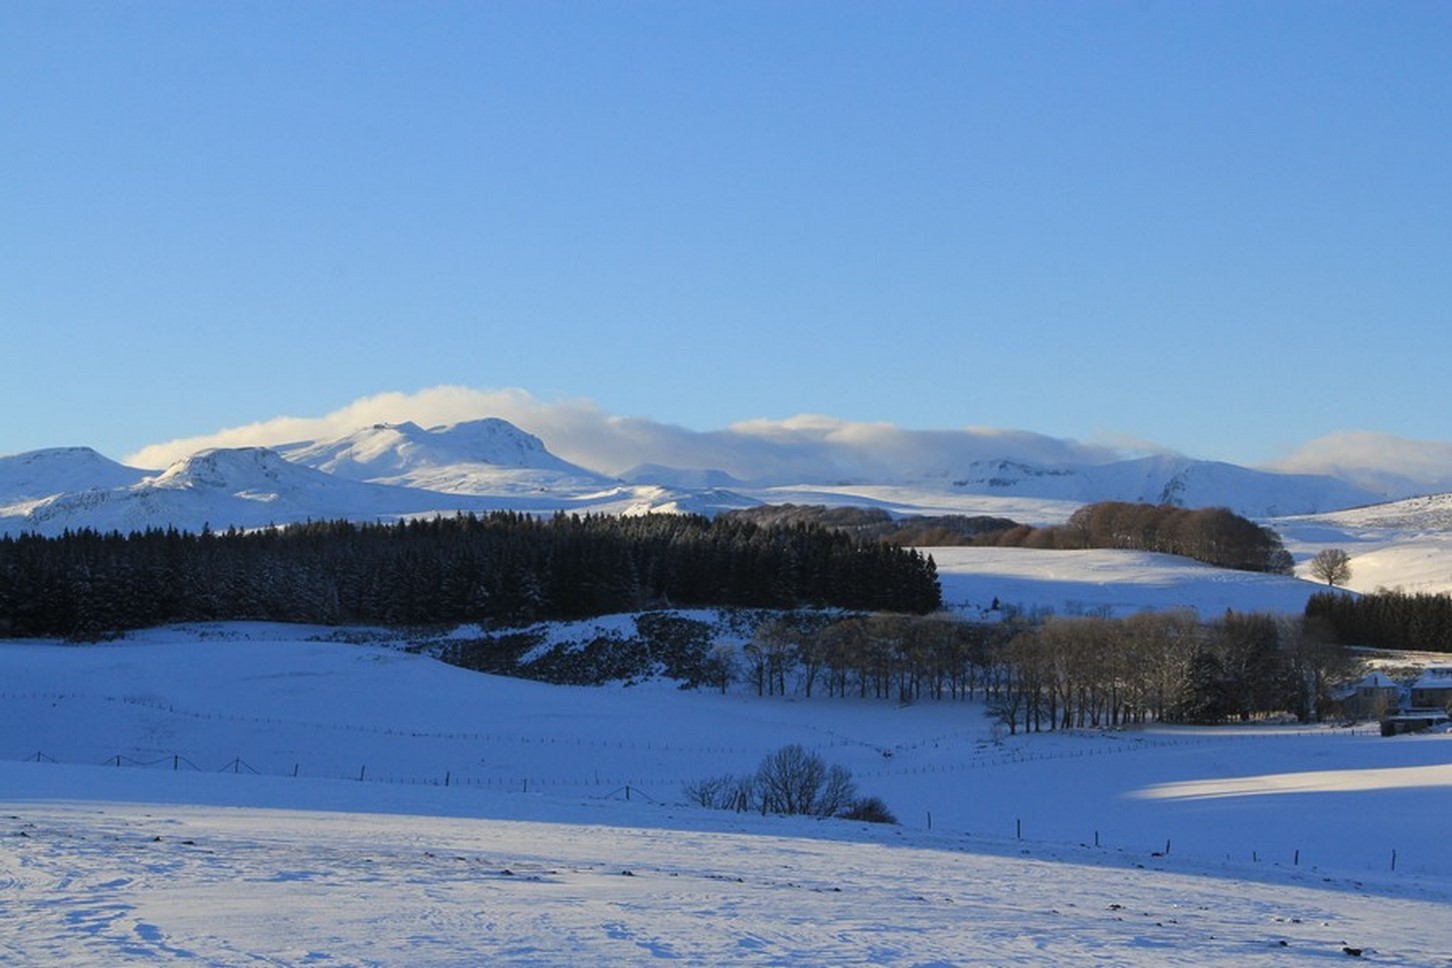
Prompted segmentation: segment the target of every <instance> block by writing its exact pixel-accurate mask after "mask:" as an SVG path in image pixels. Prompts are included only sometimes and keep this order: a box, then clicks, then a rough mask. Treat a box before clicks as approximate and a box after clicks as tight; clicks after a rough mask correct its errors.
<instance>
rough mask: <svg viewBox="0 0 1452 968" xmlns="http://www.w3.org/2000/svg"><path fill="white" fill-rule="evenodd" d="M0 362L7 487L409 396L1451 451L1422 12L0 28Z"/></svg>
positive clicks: (183, 7)
mask: <svg viewBox="0 0 1452 968" xmlns="http://www.w3.org/2000/svg"><path fill="white" fill-rule="evenodd" d="M0 353H3V355H4V360H5V363H6V365H5V367H4V374H3V379H0V407H3V411H4V414H5V417H4V420H3V422H0V453H13V452H17V451H23V450H27V449H32V448H37V447H44V446H54V445H61V444H88V445H91V446H94V447H96V448H98V449H100V450H101V451H102V452H104V453H107V454H109V455H111V456H115V457H119V456H121V455H122V454H124V453H126V452H128V451H131V450H134V449H136V448H138V447H140V446H142V445H144V444H147V443H151V442H154V441H159V440H166V439H169V438H173V437H179V436H187V435H193V434H204V433H208V432H211V431H214V430H217V429H219V428H222V427H229V426H235V425H238V424H245V423H250V422H252V421H260V420H266V419H269V418H272V417H276V416H279V415H296V416H313V415H318V414H321V413H324V412H327V411H330V410H333V409H335V408H338V407H341V406H343V405H345V404H347V403H348V402H349V401H351V400H353V399H355V398H358V397H362V396H366V395H370V394H375V393H380V392H383V391H392V390H399V391H408V392H411V391H415V390H419V389H422V388H425V387H430V386H434V385H438V384H460V385H465V386H471V387H480V388H498V387H522V388H525V389H527V390H529V391H531V392H532V393H533V394H536V395H538V396H540V397H543V398H546V399H548V398H551V397H562V398H563V397H568V398H587V399H589V400H593V401H594V402H595V403H597V404H598V405H599V406H600V407H602V408H604V409H605V410H606V411H609V412H612V413H617V414H621V415H629V416H640V417H649V418H652V419H654V420H659V421H666V422H670V423H675V424H680V425H683V426H685V427H689V428H694V429H700V430H706V429H715V428H720V427H723V426H725V425H727V424H729V423H731V422H733V421H737V420H743V419H748V418H753V417H786V416H790V415H792V414H797V413H804V412H816V413H825V414H830V415H832V416H836V417H840V418H846V419H852V420H884V421H891V422H893V423H897V424H900V425H902V426H905V427H912V428H922V429H931V428H951V427H961V426H965V425H982V426H993V427H1003V428H1022V429H1027V430H1032V431H1037V432H1041V433H1045V434H1051V435H1055V436H1063V437H1072V438H1076V439H1080V440H1089V439H1093V438H1096V437H1104V436H1115V435H1124V436H1127V437H1131V438H1138V439H1145V440H1150V441H1154V442H1156V443H1158V444H1161V445H1164V446H1167V447H1171V448H1175V449H1178V450H1181V451H1184V452H1186V453H1189V454H1191V455H1193V456H1200V457H1217V458H1223V459H1230V460H1235V461H1239V462H1242V463H1252V462H1257V461H1260V460H1264V459H1267V458H1271V457H1274V456H1277V455H1278V454H1281V453H1284V452H1286V451H1289V450H1290V449H1292V448H1294V447H1295V446H1297V445H1299V444H1301V443H1303V442H1305V441H1307V440H1309V439H1312V438H1315V437H1318V436H1320V435H1323V434H1327V433H1330V432H1333V431H1336V430H1342V429H1352V428H1356V429H1365V430H1373V431H1380V432H1386V433H1393V434H1398V435H1402V436H1405V437H1410V438H1415V439H1428V440H1446V439H1448V437H1449V433H1452V432H1449V429H1448V414H1452V381H1449V379H1448V370H1449V366H1452V4H1448V3H1434V2H1430V0H1428V2H1411V0H1408V2H1387V3H1370V2H1360V0H1358V2H1337V0H1313V2H1296V0H1278V2H1275V3H1266V2H1261V0H1255V2H1243V3H1221V2H1211V0H1205V2H1194V3H1182V2H1175V3H1169V2H1134V3H1129V2H1123V3H1121V2H1104V3H1079V2H1068V0H1065V2H1060V3H1034V2H1018V0H1015V2H1002V3H971V2H951V3H935V2H908V3H887V2H876V3H854V2H844V0H833V2H808V0H772V2H766V3H754V2H735V0H732V2H715V3H713V2H670V3H666V2H630V0H622V2H599V3H584V2H577V3H551V2H544V0H528V2H519V3H484V2H478V3H446V2H427V0H420V2H403V0H400V2H390V3H379V2H356V0H349V2H341V0H340V2H294V0H288V2H244V0H239V2H229V3H199V2H195V0H177V2H144V3H143V2H117V3H103V2H99V0H97V2H84V3H66V2H56V0H47V2H29V0H9V2H7V3H5V4H3V5H0Z"/></svg>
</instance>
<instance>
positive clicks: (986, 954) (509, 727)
mask: <svg viewBox="0 0 1452 968" xmlns="http://www.w3.org/2000/svg"><path fill="white" fill-rule="evenodd" d="M329 634H330V633H328V632H326V631H325V630H317V629H299V628H287V627H277V626H259V625H226V626H207V627H198V628H177V629H165V630H155V631H150V632H146V633H140V634H137V635H135V636H132V637H130V638H128V639H126V640H122V641H118V642H113V643H107V644H101V645H88V646H75V645H66V644H58V643H47V642H7V643H0V913H3V917H0V958H3V960H4V961H5V962H6V963H14V964H61V963H64V964H94V965H113V964H119V963H144V962H148V961H169V960H176V961H193V962H197V963H202V964H223V965H231V964H249V963H261V964H274V965H276V964H282V965H304V964H318V965H342V964H349V965H352V964H389V965H393V964H397V965H404V964H407V965H472V964H485V963H517V964H580V963H607V962H608V963H627V964H629V963H645V962H647V961H654V960H657V959H676V960H682V961H685V962H687V963H692V964H719V963H741V964H812V965H814V964H833V965H840V964H901V965H932V964H942V965H946V964H964V963H986V964H1046V963H1056V964H1066V963H1068V964H1143V965H1164V964H1204V963H1209V962H1221V963H1231V964H1242V963H1258V962H1270V961H1272V960H1274V961H1275V962H1276V963H1282V962H1285V961H1286V960H1287V959H1299V960H1305V961H1307V962H1313V961H1314V962H1319V961H1321V960H1324V959H1325V958H1328V957H1334V958H1338V959H1342V958H1346V957H1348V955H1347V954H1346V953H1344V952H1343V948H1347V947H1349V948H1353V949H1360V950H1361V953H1362V957H1363V958H1364V959H1366V960H1370V961H1372V962H1374V963H1381V964H1406V965H1427V964H1448V963H1449V955H1452V923H1449V919H1448V917H1447V914H1448V910H1449V909H1448V903H1449V901H1452V841H1449V839H1448V838H1447V837H1446V836H1445V813H1446V804H1447V803H1448V802H1452V799H1449V796H1452V790H1449V787H1452V763H1449V760H1452V745H1449V744H1452V737H1447V736H1422V737H1399V738H1394V739H1383V738H1381V737H1380V736H1377V735H1372V733H1374V730H1372V731H1368V730H1364V729H1363V730H1351V729H1324V730H1323V729H1318V730H1300V729H1296V728H1276V727H1257V728H1244V729H1242V728H1230V729H1222V730H1195V729H1169V728H1150V729H1144V730H1137V731H1125V732H1117V733H1108V734H1064V735H1054V736H1048V735H1041V736H1027V737H1025V736H1018V737H996V736H995V735H994V732H993V730H992V728H991V724H990V723H989V721H988V720H987V718H986V717H985V716H984V715H983V710H982V707H981V705H978V704H974V703H964V702H942V703H934V702H922V703H918V704H915V705H911V706H906V707H903V706H898V705H896V704H894V703H888V702H877V701H870V700H868V701H862V700H843V699H829V698H816V699H812V700H810V701H808V700H804V699H800V698H797V699H783V698H780V697H777V698H757V697H755V696H751V695H745V694H741V693H732V694H728V695H724V696H722V695H719V694H715V693H712V692H683V691H681V690H678V689H676V688H674V687H673V686H671V685H669V684H665V683H644V684H641V685H637V686H634V687H624V686H613V687H602V688H572V687H554V686H545V685H541V684H537V683H529V682H522V681H516V680H508V679H501V678H497V677H490V676H483V675H478V674H475V673H470V672H466V671H464V670H460V669H455V668H451V667H448V666H445V665H442V664H440V663H438V662H436V661H434V660H432V659H429V658H426V657H424V656H420V655H414V654H410V653H407V652H404V651H402V650H400V649H399V648H397V647H396V646H395V645H393V644H390V643H385V642H377V643H373V644H349V643H347V642H342V641H323V640H321V639H323V638H326V637H328V636H329ZM788 742H800V743H802V744H804V745H806V746H808V747H810V748H812V749H814V750H817V751H818V752H820V753H821V754H822V755H823V756H824V757H825V758H827V759H828V760H829V761H831V762H836V763H841V764H843V765H845V766H847V767H849V768H850V769H852V771H853V772H854V775H855V776H856V778H857V780H858V783H859V786H860V787H861V789H862V790H863V792H864V793H869V794H874V795H877V796H880V797H882V798H883V799H884V800H885V801H886V802H887V803H888V805H889V806H890V807H891V808H892V809H893V811H894V812H895V813H896V814H897V815H898V817H899V819H900V820H901V821H902V822H901V824H900V825H898V826H873V825H866V824H859V823H848V822H843V821H816V820H803V819H788V818H775V817H761V816H754V815H736V814H731V813H717V812H712V811H705V810H701V809H698V808H694V807H689V806H684V805H682V803H681V802H680V801H681V800H682V796H681V783H682V782H683V781H685V780H689V779H695V778H700V777H703V776H707V775H713V774H716V773H721V772H726V771H741V770H747V769H750V768H751V767H753V766H754V765H755V763H756V762H757V761H758V760H759V759H760V758H761V756H762V755H763V754H765V753H767V752H769V751H771V750H772V749H775V748H777V747H779V746H780V745H782V744H784V743H788ZM27 759H29V760H31V762H25V760H27ZM627 797H628V799H627ZM1394 864H1395V867H1393V865H1394Z"/></svg>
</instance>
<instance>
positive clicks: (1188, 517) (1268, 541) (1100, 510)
mask: <svg viewBox="0 0 1452 968" xmlns="http://www.w3.org/2000/svg"><path fill="white" fill-rule="evenodd" d="M972 543H973V544H977V545H990V546H996V547H1022V548H1048V549H1054V550H1077V549H1086V548H1124V549H1129V550H1133V551H1156V552H1161V553H1163V554H1169V555H1181V556H1183V557H1186V558H1193V559H1195V560H1196V561H1203V562H1205V563H1206V564H1210V565H1216V566H1218V567H1221V568H1235V569H1239V570H1241V571H1261V572H1270V573H1272V574H1278V575H1289V574H1290V573H1291V571H1292V568H1293V565H1294V562H1293V561H1292V559H1291V555H1290V553H1289V552H1288V551H1286V549H1285V546H1284V545H1283V544H1282V543H1281V539H1280V535H1278V534H1276V533H1275V532H1274V531H1273V530H1271V529H1270V528H1266V527H1262V526H1261V525H1258V524H1256V523H1255V522H1254V521H1251V520H1249V519H1248V518H1244V517H1241V516H1240V515H1238V514H1235V513H1234V512H1232V511H1229V510H1227V509H1226V508H1195V509H1189V508H1182V507H1177V506H1175V505H1171V504H1133V503H1128V502H1123V501H1102V502H1100V503H1097V504H1089V505H1085V506H1084V507H1082V508H1080V509H1079V510H1077V511H1075V512H1074V513H1073V514H1072V515H1070V516H1069V520H1068V521H1066V522H1065V523H1063V524H1058V525H1050V526H1047V527H1041V528H1035V527H1030V526H1029V525H1026V524H1020V525H1017V526H1015V527H1012V528H1009V529H1006V530H1003V531H996V532H992V533H989V534H985V535H981V536H979V537H977V538H975V539H974V540H973V542H972Z"/></svg>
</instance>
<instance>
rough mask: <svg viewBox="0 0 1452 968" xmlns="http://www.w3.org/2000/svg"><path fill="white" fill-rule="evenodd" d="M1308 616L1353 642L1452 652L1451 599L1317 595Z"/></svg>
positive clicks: (1403, 594) (1378, 594) (1417, 595)
mask: <svg viewBox="0 0 1452 968" xmlns="http://www.w3.org/2000/svg"><path fill="white" fill-rule="evenodd" d="M1306 615H1307V617H1308V618H1313V619H1318V620H1320V621H1323V622H1325V623H1326V624H1327V625H1328V626H1329V627H1330V628H1331V629H1332V630H1333V631H1334V632H1335V634H1336V637H1337V638H1338V639H1340V640H1341V641H1342V642H1346V643H1348V644H1352V645H1374V646H1377V647H1379V648H1387V649H1413V650H1417V651H1422V652H1452V596H1449V595H1445V594H1443V595H1434V594H1429V593H1415V594H1409V593H1406V592H1374V593H1371V594H1366V595H1346V594H1343V593H1341V592H1318V593H1316V594H1315V595H1312V596H1311V597H1310V598H1308V599H1307V600H1306Z"/></svg>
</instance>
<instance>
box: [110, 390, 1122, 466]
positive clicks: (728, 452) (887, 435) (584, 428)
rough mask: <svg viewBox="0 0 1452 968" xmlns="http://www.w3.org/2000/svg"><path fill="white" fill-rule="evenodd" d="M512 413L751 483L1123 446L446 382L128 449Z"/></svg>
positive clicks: (184, 452) (523, 424) (537, 431)
mask: <svg viewBox="0 0 1452 968" xmlns="http://www.w3.org/2000/svg"><path fill="white" fill-rule="evenodd" d="M482 417H500V418H502V419H504V420H508V421H509V422H510V423H513V424H515V425H516V426H518V427H520V428H521V429H523V430H526V431H528V432H529V433H532V434H534V435H536V436H537V437H539V438H540V439H541V440H543V441H544V443H545V446H546V447H548V448H549V450H550V451H551V452H553V453H555V454H557V455H559V456H560V457H563V458H565V459H566V460H570V461H573V462H575V463H577V464H581V465H583V466H585V467H589V468H591V469H594V470H599V471H604V472H606V473H611V474H616V473H621V472H623V471H625V470H628V469H629V468H631V467H634V466H636V465H639V464H647V463H657V464H666V465H669V466H672V467H680V468H692V469H719V470H724V471H727V472H728V473H731V474H733V475H735V476H737V477H740V478H743V479H749V480H777V481H790V482H807V481H833V480H848V479H856V478H865V477H872V478H876V479H893V478H897V477H905V476H922V475H926V474H941V475H944V476H950V475H952V474H954V473H956V472H958V471H961V470H962V469H963V468H964V467H965V466H966V465H967V464H968V463H970V462H972V461H975V460H985V459H999V458H1009V459H1013V460H1021V461H1025V462H1030V463H1038V464H1056V463H1067V462H1089V463H1098V462H1103V461H1109V460H1114V459H1116V458H1118V457H1121V456H1124V451H1123V450H1122V449H1121V448H1118V447H1115V446H1110V445H1098V444H1082V443H1078V442H1076V441H1072V440H1064V439H1060V438H1055V437H1047V436H1044V435H1042V434H1035V433H1029V432H1026V431H1017V430H996V429H991V428H982V427H973V428H964V429H960V430H909V429H904V428H901V427H898V426H896V425H894V424H889V423H878V422H857V421H848V420H840V419H837V418H835V417H830V416H824V415H821V414H802V415H798V416H793V417H788V418H785V419H780V420H775V419H753V420H745V421H742V422H739V423H735V424H732V425H731V426H729V427H728V428H726V429H725V430H714V431H695V430H690V429H687V428H684V427H679V426H675V425H672V424H666V423H660V422H657V421H654V420H648V419H644V418H639V417H621V416H616V415H612V414H609V413H606V412H605V411H603V410H601V409H600V407H598V406H597V405H596V404H594V403H593V402H591V401H588V400H578V399H577V400H557V401H545V400H540V399H538V398H536V397H535V396H533V395H532V394H530V393H529V392H528V391H525V390H520V389H487V390H481V389H473V388H469V387H459V386H440V387H432V388H430V389H426V390H421V391H419V392H417V393H397V392H393V393H381V394H378V395H376V396H371V397H364V398H363V399H360V400H356V401H354V402H352V403H350V404H348V405H347V406H344V407H341V408H339V409H338V410H334V411H333V412H331V413H328V414H325V415H324V416H321V417H277V418H274V419H272V420H266V421H261V422H258V423H252V424H247V425H244V426H240V427H232V428H228V429H225V430H220V431H218V432H216V433H214V434H207V435H204V436H199V437H190V438H184V439H178V440H171V441H167V442H165V443H158V444H152V445H150V446H147V447H144V448H142V449H141V450H139V451H137V452H136V453H134V454H130V455H128V456H127V457H126V458H125V462H126V463H128V464H131V465H133V466H137V467H148V468H160V467H165V466H166V465H167V464H170V463H171V462H173V461H176V460H179V459H181V458H183V457H186V456H188V455H190V454H193V453H196V452H197V451H198V450H203V449H205V448H208V447H247V446H277V445H280V444H287V443H294V442H297V441H302V440H318V439H327V438H331V437H339V436H342V435H344V434H348V433H351V432H353V431H354V430H357V429H358V428H360V427H366V426H369V425H371V424H375V423H401V422H403V421H410V420H411V421H413V422H414V423H417V424H419V425H421V426H424V427H432V426H437V425H441V424H450V423H457V422H459V421H464V420H474V419H479V418H482Z"/></svg>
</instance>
